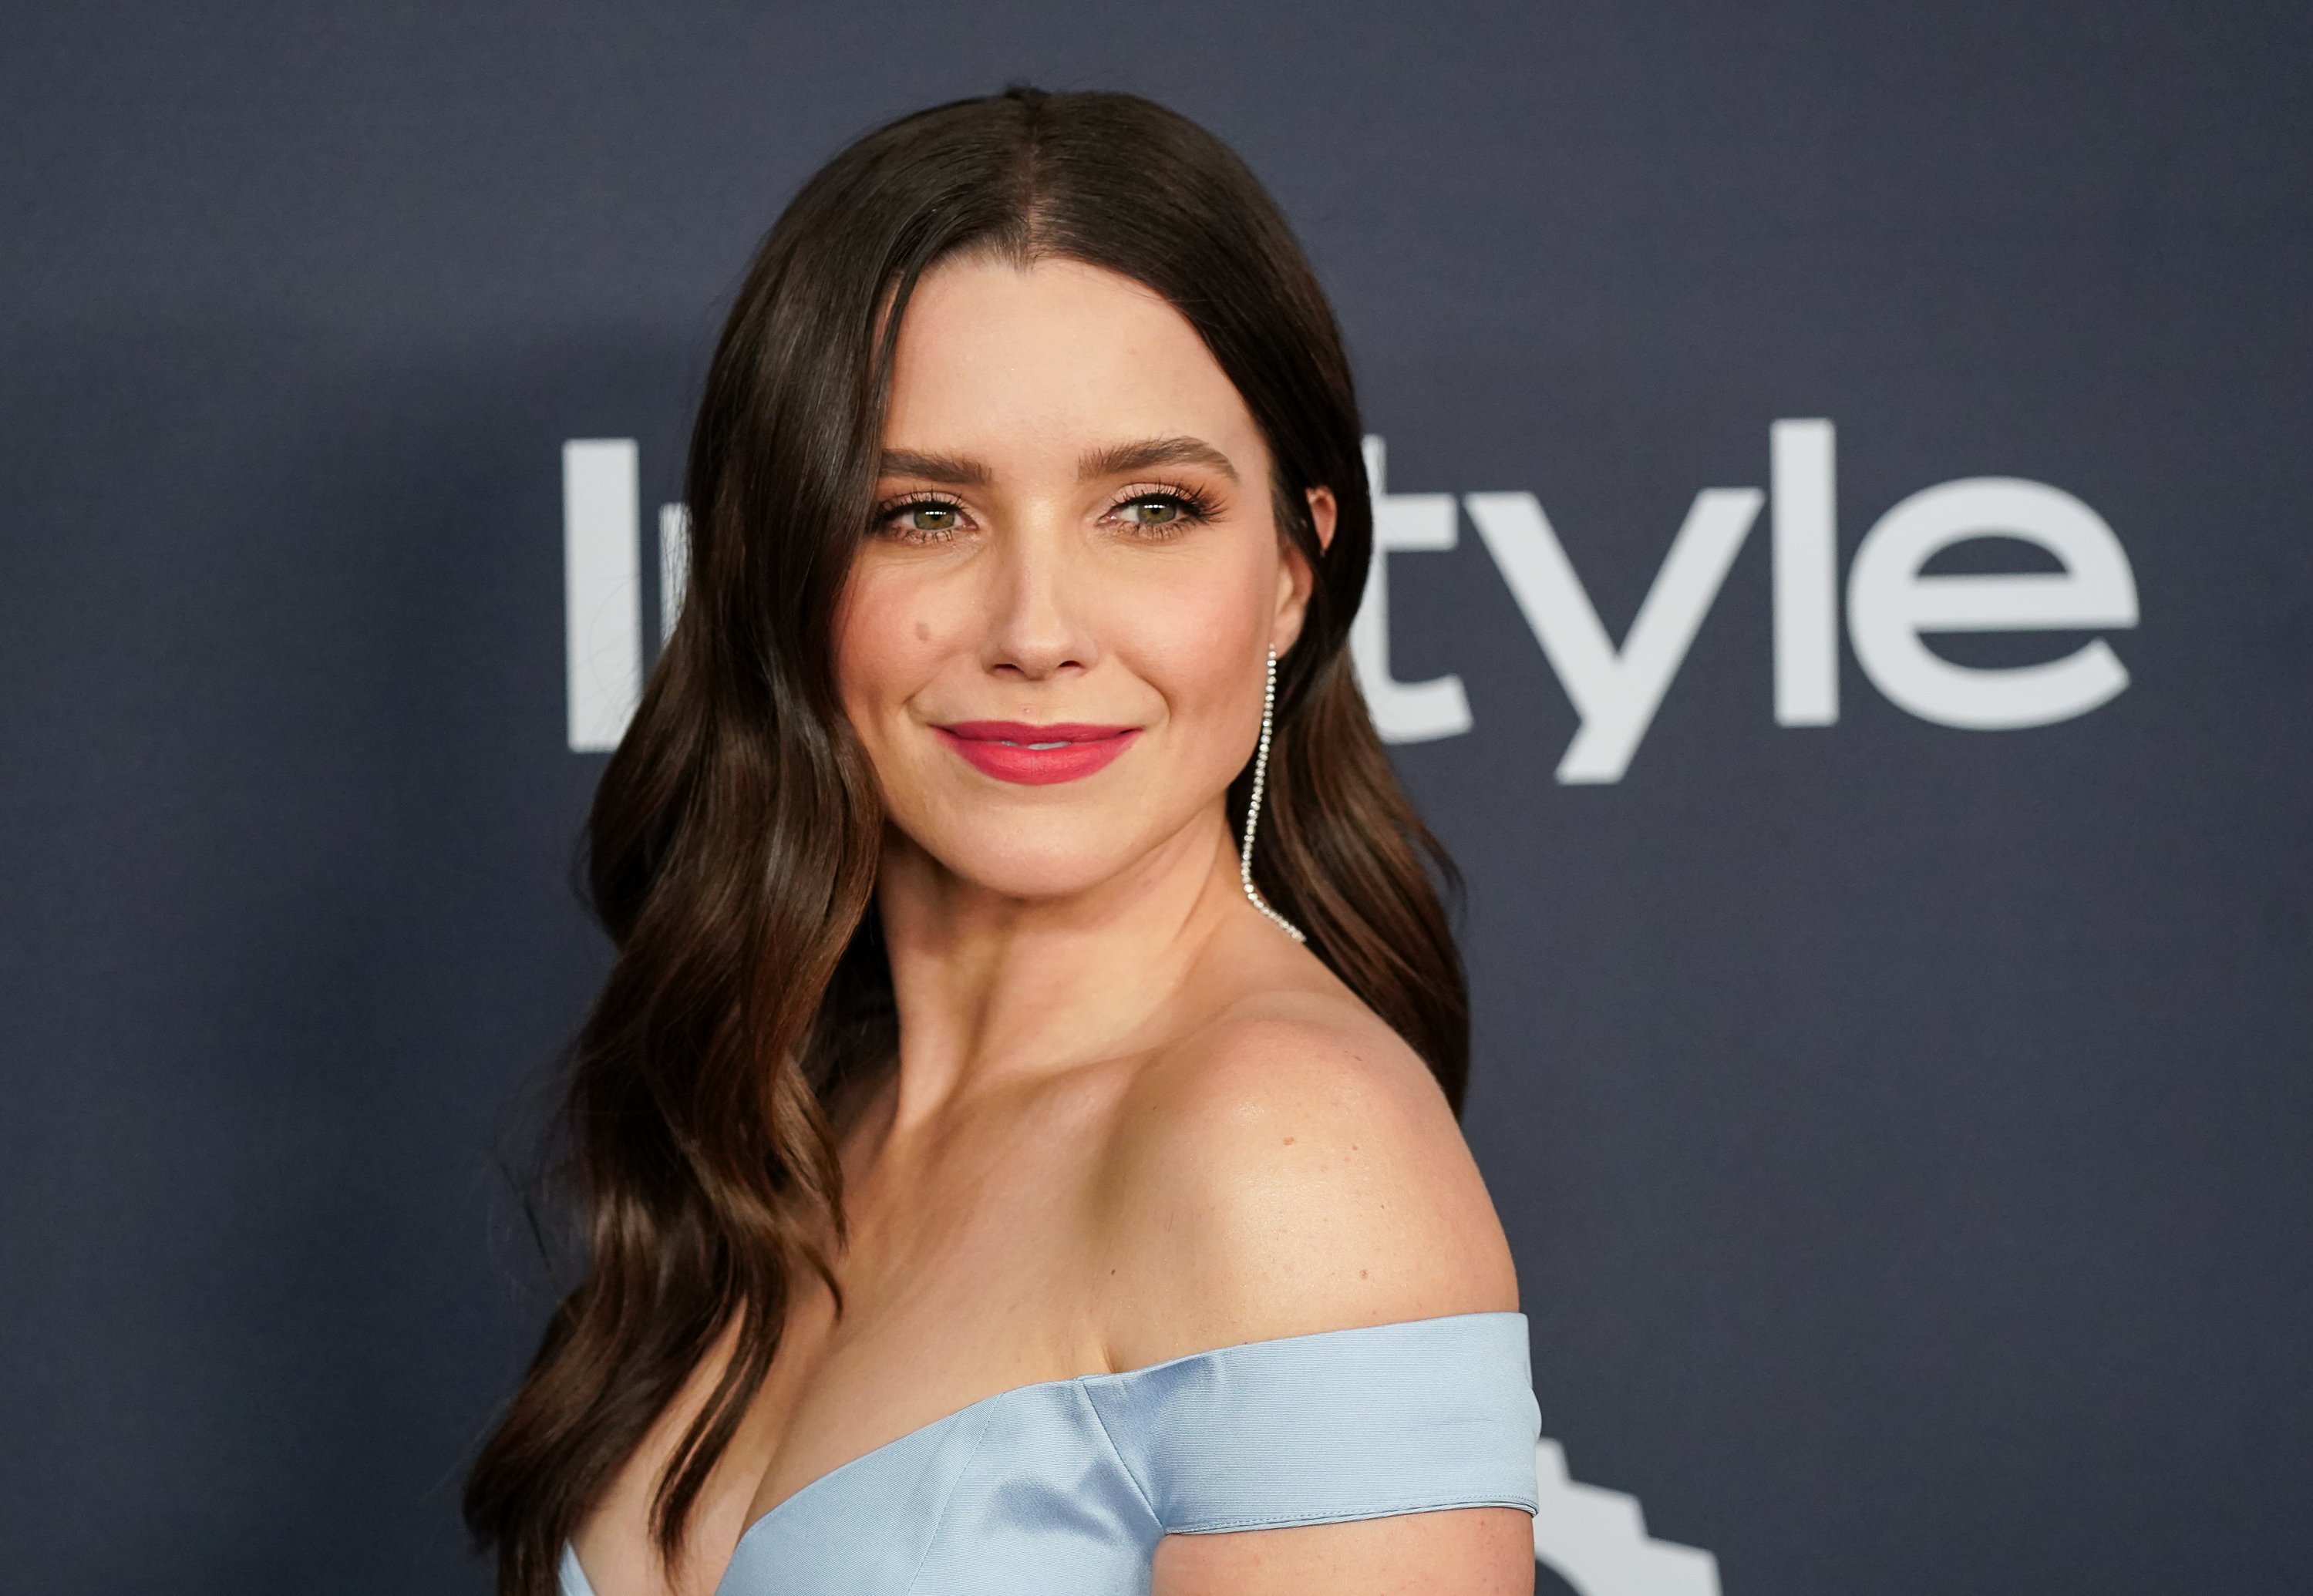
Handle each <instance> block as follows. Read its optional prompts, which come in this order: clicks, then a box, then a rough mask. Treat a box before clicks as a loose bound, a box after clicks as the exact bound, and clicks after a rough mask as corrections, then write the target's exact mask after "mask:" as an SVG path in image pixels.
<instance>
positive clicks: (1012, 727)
mask: <svg viewBox="0 0 2313 1596" xmlns="http://www.w3.org/2000/svg"><path fill="white" fill-rule="evenodd" d="M932 729H933V730H934V731H936V732H937V733H938V734H939V736H940V738H941V740H942V741H943V742H945V743H946V744H947V745H948V746H949V747H951V748H953V749H954V750H955V751H956V752H957V753H958V754H962V755H963V758H964V760H965V762H966V763H969V764H970V765H971V766H972V769H973V770H975V771H978V772H981V774H982V775H984V776H993V777H995V778H996V779H997V780H998V781H1016V782H1018V783H1020V784H1021V785H1022V786H1024V787H1044V786H1049V785H1050V784H1051V783H1052V782H1055V781H1074V780H1077V779H1078V778H1080V777H1084V776H1089V775H1091V774H1092V773H1093V772H1095V771H1097V770H1100V769H1102V768H1103V767H1104V766H1105V765H1106V764H1107V763H1108V762H1109V761H1111V760H1113V759H1114V758H1115V757H1116V756H1117V755H1118V754H1121V753H1123V752H1124V750H1125V749H1126V748H1127V747H1128V746H1130V744H1131V742H1132V739H1133V738H1135V737H1137V736H1139V735H1140V728H1139V727H1137V726H1079V725H1077V724H1076V723H1074V722H1072V721H1071V722H1068V723H1065V724H1061V725H1057V726H1031V725H1029V724H1028V723H1027V722H1025V721H1023V720H959V721H957V722H955V723H954V725H952V726H936V727H933V728H932Z"/></svg>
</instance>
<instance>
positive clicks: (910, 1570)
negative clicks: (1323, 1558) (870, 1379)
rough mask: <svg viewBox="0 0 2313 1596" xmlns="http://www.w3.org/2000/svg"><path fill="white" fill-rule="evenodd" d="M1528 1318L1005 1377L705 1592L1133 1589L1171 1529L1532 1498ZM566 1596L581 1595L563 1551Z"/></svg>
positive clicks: (804, 1494) (1054, 1594)
mask: <svg viewBox="0 0 2313 1596" xmlns="http://www.w3.org/2000/svg"><path fill="white" fill-rule="evenodd" d="M1540 1428H1541V1415H1540V1413H1539V1410H1538V1409H1537V1408H1536V1406H1535V1399H1534V1388H1533V1381H1532V1377H1531V1373H1530V1371H1529V1369H1528V1366H1527V1362H1526V1316H1525V1315H1524V1314H1518V1313H1467V1314H1455V1315H1451V1316H1448V1317H1447V1318H1426V1319H1413V1320H1410V1321H1408V1322H1405V1323H1403V1324H1394V1325H1375V1326H1371V1327H1365V1328H1360V1329H1354V1330H1328V1331H1325V1332H1323V1333H1322V1334H1319V1335H1315V1336H1288V1337H1287V1338H1285V1339H1283V1340H1279V1341H1253V1342H1246V1343H1244V1345H1239V1346H1224V1347H1219V1348H1217V1349H1215V1350H1214V1351H1211V1352H1202V1353H1192V1354H1190V1355H1189V1356H1187V1357H1185V1358H1175V1359H1174V1360H1173V1361H1172V1362H1169V1363H1155V1364H1151V1365H1150V1366H1149V1367H1148V1368H1146V1369H1134V1370H1130V1371H1127V1372H1125V1373H1122V1374H1087V1375H1083V1376H1080V1377H1078V1378H1077V1379H1075V1380H1049V1381H1046V1382H1045V1383H1043V1384H1042V1385H1033V1386H1021V1387H1019V1388H1017V1389H1014V1390H1009V1391H1000V1392H998V1393H997V1394H996V1395H995V1396H993V1397H989V1398H984V1399H982V1400H981V1401H978V1402H975V1403H973V1404H972V1406H969V1407H966V1408H963V1409H962V1410H960V1411H958V1412H955V1413H952V1414H950V1415H947V1417H945V1418H943V1419H936V1420H934V1421H933V1422H932V1423H930V1424H926V1425H925V1426H924V1427H923V1428H922V1429H920V1430H917V1431H914V1432H912V1433H909V1434H906V1435H902V1436H901V1437H900V1439H899V1440H897V1441H894V1442H891V1443H890V1444H888V1445H886V1446H880V1447H877V1448H876V1449H875V1451H871V1452H869V1453H867V1454H866V1456H864V1457H860V1458H856V1459H853V1460H852V1461H850V1462H849V1463H846V1464H844V1465H843V1466H842V1467H841V1468H837V1469H835V1470H834V1471H832V1472H831V1473H829V1474H824V1475H822V1476H821V1477H819V1478H818V1479H815V1480H814V1481H813V1482H812V1483H811V1484H809V1485H807V1486H805V1487H804V1488H803V1489H802V1490H800V1491H797V1492H796V1494H795V1495H792V1496H789V1497H788V1498H787V1500H786V1501H784V1502H782V1503H779V1504H778V1506H777V1507H774V1508H773V1509H771V1511H770V1512H768V1513H765V1514H764V1515H763V1516H762V1517H761V1518H760V1519H757V1520H756V1521H754V1523H752V1525H750V1526H749V1527H748V1529H747V1532H746V1533H745V1534H744V1535H743V1536H742V1537H740V1539H739V1548H738V1550H737V1551H736V1552H735V1553H734V1555H733V1556H732V1558H731V1565H730V1568H729V1570H728V1571H727V1572H726V1574H724V1576H723V1582H722V1583H721V1584H720V1585H718V1586H717V1587H716V1590H717V1596H906V1593H908V1592H916V1593H917V1596H1129V1593H1132V1592H1147V1591H1148V1570H1149V1559H1150V1558H1151V1557H1152V1556H1154V1555H1155V1553H1156V1542H1157V1541H1158V1540H1159V1539H1161V1538H1163V1537H1164V1536H1166V1535H1209V1534H1213V1533H1216V1532H1218V1531H1221V1530H1266V1529H1282V1528H1284V1527H1286V1526H1288V1525H1293V1524H1324V1523H1333V1522H1338V1521H1342V1520H1346V1519H1375V1518H1383V1517H1386V1516H1388V1515H1390V1514H1392V1513H1406V1512H1434V1511H1436V1510H1438V1509H1440V1508H1451V1507H1516V1508H1521V1509H1523V1510H1525V1511H1526V1512H1534V1511H1535V1450H1534V1449H1535V1439H1536V1436H1537V1435H1538V1433H1539V1432H1540ZM562 1592H563V1596H594V1592H593V1589H592V1587H590V1586H589V1585H588V1584H587V1583H586V1576H585V1573H584V1572H583V1571H582V1570H581V1569H580V1568H579V1566H578V1558H577V1556H576V1554H575V1553H573V1552H571V1551H569V1550H567V1549H566V1550H565V1551H564V1553H563V1557H562Z"/></svg>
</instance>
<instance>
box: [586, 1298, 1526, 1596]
mask: <svg viewBox="0 0 2313 1596" xmlns="http://www.w3.org/2000/svg"><path fill="white" fill-rule="evenodd" d="M1525 1317H1526V1316H1525V1314H1524V1313H1523V1312H1522V1311H1520V1310H1518V1309H1495V1310H1491V1311H1487V1312H1482V1313H1440V1314H1432V1315H1430V1316H1429V1317H1428V1318H1414V1319H1388V1320H1385V1321H1383V1322H1381V1323H1379V1324H1372V1325H1350V1326H1346V1327H1342V1328H1340V1329H1335V1330H1311V1331H1307V1332H1305V1333H1304V1334H1302V1335H1298V1336H1270V1337H1267V1338H1266V1339H1263V1340H1260V1341H1237V1342H1232V1343H1230V1344H1229V1345H1227V1346H1212V1347H1207V1348H1205V1349H1204V1350H1203V1351H1201V1352H1193V1353H1183V1354H1181V1355H1180V1356H1178V1357H1175V1358H1166V1359H1165V1360H1164V1361H1163V1362H1157V1363H1143V1364H1141V1365H1140V1366H1139V1367H1138V1368H1135V1369H1119V1370H1096V1371H1093V1372H1091V1373H1088V1374H1071V1375H1067V1376H1064V1377H1063V1378H1061V1379H1059V1380H1032V1381H1030V1382H1029V1383H1027V1384H1026V1385H1017V1386H1010V1387H1007V1388H1006V1389H1003V1390H1000V1391H991V1392H989V1394H988V1395H987V1396H985V1397H981V1398H977V1399H976V1400H973V1401H971V1402H967V1403H965V1404H964V1405H963V1406H962V1407H959V1408H956V1409H954V1410H953V1411H952V1412H948V1413H944V1414H942V1415H939V1417H937V1418H936V1419H929V1420H927V1421H926V1422H924V1423H923V1424H918V1425H917V1426H916V1427H915V1428H914V1429H912V1430H910V1431H908V1432H906V1433H904V1434H900V1435H894V1436H893V1438H892V1439H891V1440H889V1441H886V1442H882V1443H881V1444H879V1445H876V1446H873V1447H870V1448H869V1449H868V1450H867V1451H864V1452H861V1453H860V1454H859V1455H858V1456H857V1457H855V1458H849V1459H845V1460H844V1461H843V1462H840V1463H838V1464H837V1465H836V1466H835V1467H834V1468H830V1469H828V1470H827V1471H826V1472H825V1473H823V1474H819V1475H815V1476H814V1477H812V1478H811V1479H809V1480H807V1481H805V1483H804V1484H803V1485H801V1486H797V1487H796V1489H794V1490H792V1491H789V1492H788V1493H787V1495H784V1496H782V1497H780V1498H779V1499H778V1501H777V1502H774V1503H771V1505H770V1507H768V1508H766V1509H765V1510H764V1511H763V1512H761V1513H758V1514H757V1515H756V1516H755V1517H754V1518H752V1520H750V1521H748V1523H747V1527H746V1528H745V1529H743V1530H740V1531H739V1539H737V1540H736V1541H734V1542H733V1543H732V1547H731V1559H730V1561H731V1562H732V1563H736V1562H737V1561H738V1560H739V1552H740V1549H741V1548H743V1547H744V1546H745V1545H746V1544H747V1542H748V1541H749V1539H752V1538H753V1537H754V1535H755V1534H756V1532H757V1531H759V1530H762V1529H763V1528H764V1527H765V1526H766V1525H768V1524H770V1522H771V1521H773V1520H775V1519H777V1518H778V1517H779V1516H780V1515H781V1514H783V1513H785V1512H787V1510H788V1509H789V1508H790V1507H792V1506H794V1505H795V1504H796V1503H797V1502H800V1501H802V1500H803V1499H804V1498H805V1496H808V1495H812V1494H813V1493H814V1492H816V1491H818V1490H819V1488H820V1487H821V1486H824V1485H826V1484H827V1483H828V1482H829V1481H830V1480H831V1479H834V1478H835V1477H837V1476H839V1475H843V1474H849V1473H851V1472H853V1471H855V1470H857V1469H858V1468H861V1467H863V1466H864V1465H866V1464H869V1463H872V1462H874V1461H875V1459H878V1458H881V1457H884V1455H886V1454H887V1453H890V1452H892V1451H896V1450H897V1449H899V1448H900V1447H902V1446H905V1445H906V1444H907V1443H908V1442H911V1441H915V1440H917V1439H919V1437H922V1436H925V1435H928V1434H929V1433H932V1432H933V1431H935V1430H938V1429H941V1428H943V1427H944V1426H945V1425H948V1424H954V1423H956V1422H957V1421H958V1420H960V1419H962V1418H963V1417H964V1416H965V1415H969V1414H972V1413H977V1412H978V1411H980V1410H981V1408H984V1407H988V1406H992V1405H994V1404H996V1403H998V1402H1004V1401H1008V1400H1011V1399H1013V1398H1020V1397H1025V1396H1027V1395H1029V1394H1031V1393H1033V1392H1038V1391H1054V1390H1059V1389H1062V1388H1064V1387H1069V1386H1077V1387H1082V1386H1089V1385H1105V1384H1112V1383H1115V1384H1121V1383H1123V1382H1125V1381H1129V1380H1140V1379H1142V1378H1145V1377H1147V1376H1150V1375H1154V1374H1157V1373H1159V1372H1161V1371H1165V1370H1168V1369H1178V1368H1180V1367H1182V1366H1183V1365H1184V1364H1190V1363H1197V1362H1209V1361H1213V1360H1217V1359H1222V1358H1227V1357H1231V1356H1236V1355H1242V1354H1248V1353H1252V1352H1255V1351H1261V1350H1266V1349H1269V1348H1272V1347H1281V1346H1288V1345H1293V1344H1295V1343H1305V1342H1315V1341H1328V1340H1332V1339H1335V1338H1338V1337H1341V1336H1363V1335H1368V1334H1371V1333H1372V1332H1374V1331H1377V1330H1403V1329H1405V1328H1407V1327H1410V1326H1413V1325H1442V1324H1448V1323H1452V1322H1453V1321H1455V1320H1457V1319H1502V1318H1516V1319H1523V1318H1525ZM727 1570H728V1565H727V1564H726V1573H727ZM579 1571H580V1573H582V1574H583V1573H585V1567H584V1565H581V1567H580V1570H579ZM721 1583H722V1582H721V1580H720V1579H719V1578H718V1580H717V1588H718V1589H719V1588H720V1586H721Z"/></svg>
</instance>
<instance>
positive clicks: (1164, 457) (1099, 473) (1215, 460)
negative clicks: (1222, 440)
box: [1077, 437, 1236, 482]
mask: <svg viewBox="0 0 2313 1596" xmlns="http://www.w3.org/2000/svg"><path fill="white" fill-rule="evenodd" d="M1152 465H1201V466H1204V467H1206V468H1207V469H1209V470H1211V471H1217V472H1220V474H1221V475H1223V476H1225V477H1227V479H1228V480H1229V481H1232V482H1234V481H1236V467H1235V466H1233V465H1231V464H1230V463H1229V462H1228V456H1227V455H1226V454H1222V453H1221V452H1220V451H1219V450H1218V449H1216V448H1214V447H1213V446H1212V445H1210V444H1209V443H1207V442H1205V441H1204V439H1202V438H1197V437H1145V438H1141V439H1139V440H1138V441H1136V442H1133V443H1129V444H1114V445H1110V446H1109V447H1108V448H1105V449H1087V450H1086V452H1085V453H1084V454H1083V456H1082V457H1081V458H1079V459H1078V460H1077V477H1078V478H1079V479H1081V480H1083V481H1091V480H1092V479H1093V478H1095V477H1121V476H1127V475H1130V473H1131V472H1137V471H1147V470H1148V468H1149V467H1150V466H1152Z"/></svg>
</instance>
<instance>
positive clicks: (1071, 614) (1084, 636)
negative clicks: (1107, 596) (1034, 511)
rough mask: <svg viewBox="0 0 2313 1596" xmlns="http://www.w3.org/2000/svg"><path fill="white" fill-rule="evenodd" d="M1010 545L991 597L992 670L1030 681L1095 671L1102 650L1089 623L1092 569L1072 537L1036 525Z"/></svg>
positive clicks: (989, 646)
mask: <svg viewBox="0 0 2313 1596" xmlns="http://www.w3.org/2000/svg"><path fill="white" fill-rule="evenodd" d="M1004 544H1005V547H1004V551H1003V554H1002V557H1001V559H1000V560H998V562H997V565H998V571H997V578H996V586H995V591H993V592H991V593H990V594H989V595H988V603H989V613H988V633H987V641H986V663H987V666H988V668H989V670H991V671H997V672H1001V673H1004V674H1007V675H1018V676H1023V677H1025V678H1027V679H1028V680H1030V681H1042V680H1043V679H1045V678H1046V677H1048V676H1051V675H1057V674H1059V673H1060V672H1063V671H1068V670H1070V669H1075V670H1088V669H1090V668H1091V667H1092V665H1093V663H1094V661H1095V659H1096V658H1097V657H1098V652H1099V651H1098V648H1097V647H1096V646H1095V642H1094V639H1093V637H1092V632H1091V629H1090V628H1089V627H1088V626H1086V624H1085V621H1084V617H1085V614H1086V610H1087V608H1088V607H1089V606H1088V605H1087V604H1086V599H1087V598H1088V596H1089V595H1086V594H1085V593H1083V592H1082V591H1081V587H1082V584H1083V580H1084V578H1085V577H1086V572H1085V571H1084V570H1083V569H1081V568H1082V566H1083V563H1084V562H1083V561H1081V560H1075V559H1072V558H1071V552H1072V551H1071V550H1070V547H1069V539H1068V537H1067V535H1066V534H1065V533H1054V532H1051V531H1048V530H1037V529H1030V530H1024V531H1021V532H1019V533H1016V534H1014V535H1013V536H1010V537H1007V538H1006V539H1005V540H1004Z"/></svg>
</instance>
